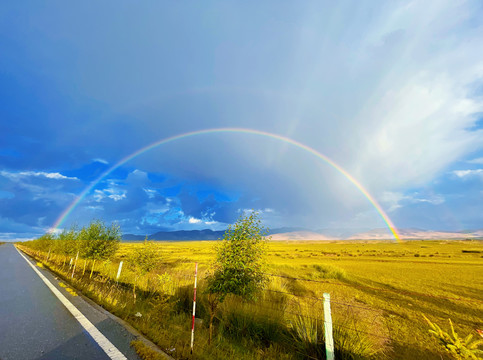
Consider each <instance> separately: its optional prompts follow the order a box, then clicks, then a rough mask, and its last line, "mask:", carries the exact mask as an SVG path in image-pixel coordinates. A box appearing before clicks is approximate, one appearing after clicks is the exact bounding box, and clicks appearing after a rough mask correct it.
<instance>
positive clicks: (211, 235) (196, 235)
mask: <svg viewBox="0 0 483 360" xmlns="http://www.w3.org/2000/svg"><path fill="white" fill-rule="evenodd" d="M224 234H225V231H224V230H222V231H213V230H209V229H205V230H178V231H159V232H157V233H155V234H152V235H149V236H148V239H149V240H172V241H182V240H218V239H221V238H223V235H224Z"/></svg>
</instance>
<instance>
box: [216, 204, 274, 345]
mask: <svg viewBox="0 0 483 360" xmlns="http://www.w3.org/2000/svg"><path fill="white" fill-rule="evenodd" d="M267 234H268V229H267V228H264V227H262V225H261V220H260V218H259V214H258V213H257V212H255V211H251V212H250V213H249V214H248V215H246V214H243V215H241V216H240V217H239V218H238V220H237V222H236V223H235V224H234V225H229V226H228V229H227V230H226V231H225V234H224V236H223V240H222V241H221V242H220V243H219V244H217V245H216V247H215V250H216V260H215V262H214V264H213V270H212V273H211V274H210V275H209V276H208V278H207V284H208V286H207V293H208V303H209V310H210V342H211V339H212V335H213V319H214V316H215V313H216V310H217V308H218V304H219V303H221V302H223V301H224V299H225V298H226V296H227V295H228V294H233V295H237V296H240V297H241V298H243V299H245V300H256V294H257V292H258V291H259V290H261V288H262V287H263V286H264V284H265V283H266V280H267V278H266V275H265V274H264V268H265V260H264V258H265V254H266V241H267V238H266V235H267Z"/></svg>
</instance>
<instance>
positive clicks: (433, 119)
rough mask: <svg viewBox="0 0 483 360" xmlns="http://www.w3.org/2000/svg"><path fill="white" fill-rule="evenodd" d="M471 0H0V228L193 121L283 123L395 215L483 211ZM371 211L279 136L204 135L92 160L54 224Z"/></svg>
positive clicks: (481, 29)
mask: <svg viewBox="0 0 483 360" xmlns="http://www.w3.org/2000/svg"><path fill="white" fill-rule="evenodd" d="M482 18H483V8H482V5H481V2H480V1H459V2H454V1H444V0H443V1H435V2H430V3H428V2H427V1H388V2H384V4H383V5H381V4H375V3H374V4H368V3H363V2H359V1H341V2H332V1H306V2H279V1H267V2H263V4H261V3H260V2H250V1H244V2H241V1H240V2H221V1H220V2H212V1H204V2H200V3H196V4H195V3H185V2H162V1H153V2H149V1H146V2H142V3H137V4H133V3H132V2H124V1H116V2H102V3H101V4H100V3H96V4H87V3H76V4H74V3H66V2H62V1H47V2H34V1H32V2H22V3H18V2H3V3H2V4H0V49H1V51H0V104H1V105H0V238H5V239H13V238H28V237H31V236H35V235H37V234H41V233H43V232H44V231H46V230H48V229H49V227H50V226H52V224H53V223H54V222H55V221H56V219H57V218H58V217H59V216H60V214H61V213H62V212H63V211H64V210H65V209H66V208H67V207H68V206H69V204H70V203H72V201H74V200H75V198H76V196H78V195H79V194H80V193H81V192H82V191H83V189H85V188H86V187H87V186H89V184H90V183H91V181H93V180H94V179H95V178H96V177H97V176H99V174H101V173H102V172H103V171H105V170H106V169H108V168H109V167H110V166H111V165H113V164H115V163H117V162H118V161H119V160H121V159H122V158H124V157H126V156H128V155H129V154H131V153H133V152H135V151H136V150H138V149H140V148H142V147H144V146H146V145H148V144H150V143H152V142H155V141H158V140H160V139H163V138H165V137H169V136H174V135H178V134H182V133H185V132H189V131H195V130H202V129H207V128H216V127H243V128H250V129H256V130H262V131H267V132H271V133H275V134H279V135H283V136H287V137H290V138H292V139H294V140H296V141H298V142H301V143H303V144H306V145H307V146H310V147H312V148H314V149H315V150H317V151H319V152H320V153H322V154H325V155H326V156H329V157H330V158H331V159H333V160H334V161H335V162H336V163H337V164H339V165H340V166H342V167H343V168H344V169H346V170H347V171H348V172H349V173H350V174H352V175H353V176H354V177H355V178H356V179H357V180H358V181H359V182H360V183H361V184H362V185H363V186H364V187H365V188H366V189H367V190H368V191H369V192H370V193H371V194H372V195H373V196H374V198H375V199H377V201H378V202H379V203H380V205H381V206H382V207H383V208H384V210H385V211H386V212H387V214H388V215H389V216H390V217H391V219H392V221H393V222H394V223H395V225H396V226H397V227H399V228H421V229H434V230H436V229H437V230H465V229H476V228H483V186H482V185H483V120H482V119H483V21H482V20H481V19H482ZM244 209H257V210H259V211H261V214H262V217H263V219H264V222H265V224H266V225H267V226H269V227H271V228H276V227H282V226H297V227H305V228H309V229H314V230H317V229H324V228H337V229H361V228H365V229H370V228H380V227H384V222H383V221H382V219H381V217H380V216H379V215H378V213H377V211H376V210H375V209H374V207H373V206H372V205H371V204H370V203H369V202H368V200H367V199H366V198H365V197H364V196H363V195H362V194H361V193H360V192H359V191H358V190H357V189H356V188H355V186H354V185H353V184H352V183H350V182H349V181H348V180H347V179H346V178H345V177H344V176H342V175H341V173H339V172H337V171H336V170H334V168H332V167H330V166H328V165H327V164H326V163H324V162H321V161H320V160H318V159H317V158H315V157H314V156H312V155H311V154H309V153H308V152H306V151H302V150H301V149H298V148H296V147H293V146H291V145H289V144H287V143H283V142H280V141H278V140H274V139H269V138H262V137H257V136H255V135H250V134H209V135H203V136H199V137H192V138H187V139H181V140H178V141H176V142H173V143H170V144H166V145H162V146H160V147H157V148H155V149H153V150H151V151H148V152H146V153H144V154H143V155H141V156H138V157H137V158H135V159H133V160H132V161H130V162H128V163H126V164H124V165H123V166H121V167H120V168H118V169H116V170H115V171H114V172H113V173H111V174H109V175H108V176H107V177H106V178H105V179H103V180H102V181H101V182H100V183H99V184H98V185H97V186H96V187H95V188H94V189H93V190H92V191H91V192H90V193H89V194H88V195H87V196H86V197H85V198H84V199H83V201H82V202H80V203H79V205H78V206H77V207H76V208H75V209H74V211H73V212H72V213H71V214H70V215H69V217H68V218H67V219H66V221H65V223H64V225H65V226H70V225H71V224H73V223H76V224H78V225H84V224H85V223H87V222H89V221H90V220H92V219H96V218H100V219H104V220H105V221H107V222H111V221H118V222H119V223H120V224H121V226H122V229H123V231H124V232H126V233H137V234H146V233H152V232H155V231H159V230H177V229H203V228H211V229H223V228H225V227H226V224H228V223H231V222H233V221H234V220H235V219H236V218H237V217H238V216H239V214H240V212H242V211H243V210H244Z"/></svg>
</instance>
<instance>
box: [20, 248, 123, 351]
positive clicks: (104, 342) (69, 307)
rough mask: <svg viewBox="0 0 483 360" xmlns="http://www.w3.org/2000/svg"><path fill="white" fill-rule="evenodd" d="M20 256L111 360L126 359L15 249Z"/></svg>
mask: <svg viewBox="0 0 483 360" xmlns="http://www.w3.org/2000/svg"><path fill="white" fill-rule="evenodd" d="M17 251H18V253H19V254H20V256H22V257H23V258H24V259H25V261H26V262H27V264H29V265H30V267H31V268H32V269H33V270H34V271H35V272H36V273H37V275H38V276H39V277H40V278H41V279H42V281H43V282H44V283H45V284H46V285H47V286H48V287H49V289H50V290H51V291H52V292H53V293H54V295H55V296H57V298H58V299H59V300H60V301H61V302H62V304H64V306H65V307H66V308H67V310H69V311H70V313H71V314H72V315H74V317H75V318H76V319H77V321H78V322H79V323H80V324H81V325H82V327H83V328H84V329H85V330H86V331H87V332H88V333H89V335H90V336H92V338H93V339H94V341H95V342H97V344H98V345H99V346H100V347H101V348H102V350H104V352H105V353H106V354H107V356H109V357H110V358H111V359H112V360H127V358H126V357H125V356H124V355H123V354H122V353H121V352H120V351H119V350H118V349H117V348H116V347H115V346H114V345H113V344H112V343H111V342H110V341H109V340H108V339H107V338H106V337H105V336H104V335H102V333H101V332H100V331H99V330H97V328H96V327H95V326H94V325H93V324H92V323H91V322H90V321H89V320H88V319H87V318H86V317H85V316H84V315H83V314H82V313H81V312H80V311H79V310H78V309H77V308H76V307H75V306H74V305H73V304H72V303H71V302H70V301H69V300H67V298H66V297H65V296H64V295H63V294H62V293H61V292H60V291H59V290H58V289H57V288H56V287H55V286H54V285H52V283H51V282H50V281H49V280H47V278H46V277H45V276H44V275H43V274H42V273H41V272H40V271H39V270H38V269H37V268H36V267H35V266H34V265H32V263H31V262H30V261H28V259H27V258H26V257H25V256H24V255H23V254H22V253H21V252H20V251H19V250H18V249H17Z"/></svg>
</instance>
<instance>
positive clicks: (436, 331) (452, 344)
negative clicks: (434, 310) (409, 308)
mask: <svg viewBox="0 0 483 360" xmlns="http://www.w3.org/2000/svg"><path fill="white" fill-rule="evenodd" d="M423 316H424V315H423ZM424 319H425V320H426V322H427V323H428V324H429V326H430V327H431V329H430V330H429V332H430V334H431V335H433V336H434V337H435V338H436V339H438V341H439V343H440V344H441V345H442V346H443V348H444V350H445V351H446V352H448V353H450V354H451V355H452V356H453V357H454V358H455V359H456V360H466V359H471V360H478V359H481V358H482V356H483V350H481V349H479V348H480V347H482V346H483V340H473V335H472V334H469V335H468V336H466V337H465V338H464V339H463V338H461V337H459V335H458V334H457V333H456V331H455V330H454V326H453V323H452V322H451V319H448V320H449V325H450V329H451V334H449V333H447V332H445V331H443V330H442V329H441V328H440V327H439V326H438V325H437V324H435V323H432V322H431V321H430V320H429V319H428V318H427V317H426V316H424Z"/></svg>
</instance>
